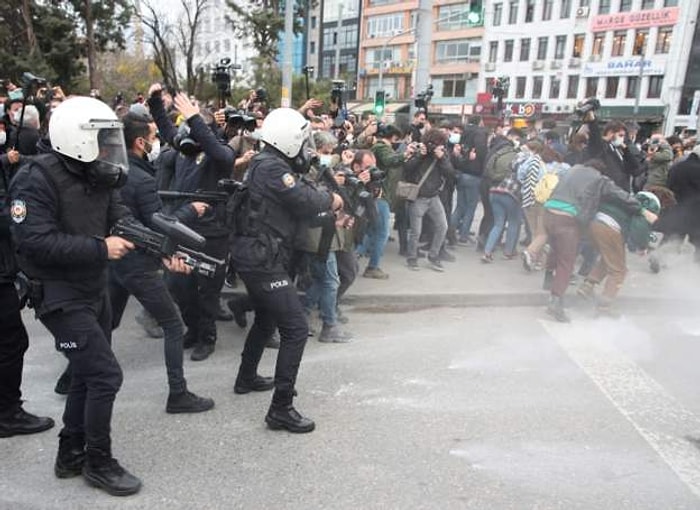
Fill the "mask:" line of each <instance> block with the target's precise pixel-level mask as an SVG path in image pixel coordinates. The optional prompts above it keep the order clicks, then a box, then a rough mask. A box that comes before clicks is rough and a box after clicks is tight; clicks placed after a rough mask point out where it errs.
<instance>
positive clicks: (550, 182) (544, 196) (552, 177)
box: [532, 172, 559, 204]
mask: <svg viewBox="0 0 700 510" xmlns="http://www.w3.org/2000/svg"><path fill="white" fill-rule="evenodd" d="M557 184H559V176H558V175H557V174H555V173H554V172H547V173H546V174H544V176H542V178H541V179H540V180H539V182H538V183H537V184H535V188H534V189H533V190H532V193H533V195H534V196H535V201H536V202H537V203H538V204H544V203H545V202H546V201H547V200H549V197H551V196H552V192H553V191H554V188H556V187H557Z"/></svg>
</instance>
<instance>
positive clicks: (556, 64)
mask: <svg viewBox="0 0 700 510" xmlns="http://www.w3.org/2000/svg"><path fill="white" fill-rule="evenodd" d="M549 68H550V69H561V60H552V61H551V62H550V63H549Z"/></svg>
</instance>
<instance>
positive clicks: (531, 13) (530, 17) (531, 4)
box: [525, 0, 535, 23]
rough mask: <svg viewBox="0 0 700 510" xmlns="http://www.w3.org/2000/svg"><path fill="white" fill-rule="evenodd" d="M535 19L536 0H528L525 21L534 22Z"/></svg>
mask: <svg viewBox="0 0 700 510" xmlns="http://www.w3.org/2000/svg"><path fill="white" fill-rule="evenodd" d="M534 20H535V0H527V4H525V23H532V22H533V21H534Z"/></svg>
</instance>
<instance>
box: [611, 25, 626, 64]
mask: <svg viewBox="0 0 700 510" xmlns="http://www.w3.org/2000/svg"><path fill="white" fill-rule="evenodd" d="M626 41H627V30H616V31H615V32H613V45H612V52H610V55H611V56H613V57H621V56H622V55H623V54H624V53H625V42H626Z"/></svg>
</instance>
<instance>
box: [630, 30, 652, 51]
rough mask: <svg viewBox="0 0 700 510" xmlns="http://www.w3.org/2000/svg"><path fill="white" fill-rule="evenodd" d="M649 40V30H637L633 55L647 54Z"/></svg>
mask: <svg viewBox="0 0 700 510" xmlns="http://www.w3.org/2000/svg"><path fill="white" fill-rule="evenodd" d="M648 40H649V30H637V31H636V32H635V33H634V48H632V55H644V54H646V52H647V41H648Z"/></svg>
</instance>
